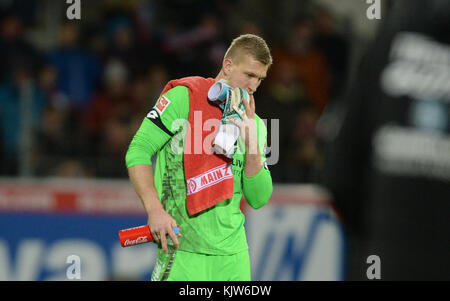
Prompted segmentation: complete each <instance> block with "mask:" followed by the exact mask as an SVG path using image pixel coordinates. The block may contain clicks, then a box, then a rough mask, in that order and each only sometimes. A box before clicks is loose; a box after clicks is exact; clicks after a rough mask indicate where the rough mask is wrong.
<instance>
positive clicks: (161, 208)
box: [126, 34, 273, 281]
mask: <svg viewBox="0 0 450 301" xmlns="http://www.w3.org/2000/svg"><path fill="white" fill-rule="evenodd" d="M271 64H272V57H271V54H270V50H269V48H268V46H267V44H266V42H265V41H264V40H263V39H262V38H260V37H258V36H255V35H251V34H247V35H241V36H239V37H237V38H236V39H234V40H233V42H232V43H231V45H230V47H229V48H228V50H227V52H226V54H225V56H224V59H223V62H222V68H221V70H220V72H219V74H218V75H217V76H216V77H215V78H214V79H213V78H209V79H205V78H201V77H192V78H189V79H188V81H187V82H188V83H189V84H186V85H184V84H179V85H175V86H173V87H171V88H170V89H167V90H166V91H163V93H162V95H161V97H160V98H159V100H158V102H157V103H156V105H155V106H154V107H153V108H152V109H151V110H150V112H149V113H148V115H147V117H146V118H144V120H143V122H142V124H141V126H140V128H139V129H138V131H137V132H136V134H135V136H134V138H133V139H132V141H131V143H130V146H129V149H128V152H127V154H126V166H127V168H128V172H129V177H130V181H131V183H132V185H133V187H134V189H135V190H136V193H137V194H138V196H139V198H140V199H141V201H142V203H143V205H144V208H145V210H146V212H147V214H148V225H149V226H150V229H151V231H152V235H153V237H154V238H155V242H156V243H158V252H157V259H156V264H155V267H154V270H153V273H152V280H177V281H180V280H181V281H184V280H219V281H227V280H251V270H250V259H249V252H248V244H247V239H246V233H245V229H244V222H245V216H244V214H243V213H242V211H241V210H240V203H241V199H242V197H243V196H245V199H246V200H247V202H248V204H249V205H250V206H251V207H252V208H255V209H258V208H261V207H262V206H264V205H265V204H266V203H267V202H268V200H269V198H270V196H271V194H272V190H273V186H272V178H271V175H270V171H269V170H268V168H267V164H266V158H265V155H264V148H265V144H266V136H267V129H266V126H265V124H264V122H262V120H261V119H260V118H259V116H257V115H256V114H255V99H254V97H253V93H254V92H256V90H257V88H258V87H259V85H260V84H261V81H262V80H263V79H264V78H265V77H266V75H267V71H268V69H269V67H270V65H271ZM219 80H225V81H226V82H227V83H228V85H229V86H231V87H232V88H234V89H238V88H240V89H245V90H246V91H247V92H248V94H249V100H248V101H245V100H244V101H243V103H244V107H245V110H243V109H239V108H236V111H235V113H237V115H236V114H235V115H234V118H227V121H228V122H232V123H234V124H235V125H237V126H238V128H239V130H240V131H239V132H240V133H239V138H238V140H237V142H236V144H235V145H236V146H235V148H236V149H237V150H236V152H235V153H234V155H233V156H232V158H231V159H229V160H231V162H232V163H231V162H230V163H229V168H230V171H231V174H232V177H231V180H230V181H231V184H232V185H231V189H230V194H229V195H230V197H229V198H227V199H223V200H221V201H219V202H217V203H215V204H214V205H213V206H211V207H209V208H207V209H205V210H202V211H200V212H198V213H195V214H190V207H189V202H188V201H187V199H188V198H189V192H190V191H192V187H190V186H188V183H187V180H188V179H187V178H186V177H185V175H186V173H185V168H186V164H187V160H186V157H184V155H185V153H184V152H186V151H185V150H186V148H185V147H186V145H185V143H186V127H185V126H182V124H183V122H180V121H185V123H184V124H186V123H188V122H190V121H191V120H190V119H191V116H192V112H193V109H194V108H197V109H198V107H195V106H196V105H197V106H198V103H208V100H207V97H204V98H205V99H198V98H199V97H200V98H201V97H202V95H203V94H201V93H200V92H198V94H195V93H194V92H195V89H196V87H199V89H200V90H199V91H203V90H204V88H205V87H206V86H211V85H212V84H214V83H215V82H218V81H219ZM182 82H183V81H182ZM169 83H170V82H169ZM168 85H169V84H168ZM166 88H167V86H166ZM202 89H203V90H202ZM241 91H242V90H241ZM241 94H242V93H230V94H229V97H237V96H236V95H241ZM199 95H200V96H199ZM194 100H195V101H194ZM239 101H240V100H239ZM233 103H236V102H233ZM211 110H212V109H211ZM206 111H207V110H205V111H203V113H204V114H206V113H207V112H206ZM214 112H215V111H214ZM219 120H220V117H219ZM187 132H189V131H187ZM194 132H195V129H194ZM194 134H195V133H194ZM194 143H198V141H197V140H195V141H194ZM192 148H194V149H195V148H196V146H195V145H194V146H193V147H192ZM155 154H156V155H157V160H156V166H154V171H153V169H152V166H151V165H152V161H151V158H152V157H153V155H155ZM206 156H222V155H220V154H215V153H212V154H208V155H206ZM205 158H206V159H208V158H210V157H205ZM227 166H228V165H227ZM194 168H195V167H194ZM225 174H226V171H225ZM216 175H217V173H216V174H215V175H214V180H217V179H216ZM219 175H221V174H219ZM211 178H212V177H211ZM212 182H213V181H211V183H212ZM199 183H200V182H199ZM211 183H208V185H209V184H211ZM202 184H205V183H203V182H202ZM189 185H190V184H189ZM208 185H205V186H208ZM194 187H195V188H197V186H196V185H194ZM212 187H214V186H212ZM218 187H219V186H218ZM227 187H228V186H227ZM209 189H211V187H209ZM204 201H205V202H208V201H209V200H206V199H205V200H204ZM200 205H201V204H200ZM176 225H179V226H180V234H179V235H175V233H174V232H173V230H172V227H173V226H176Z"/></svg>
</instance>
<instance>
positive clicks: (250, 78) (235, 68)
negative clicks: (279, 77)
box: [223, 55, 268, 94]
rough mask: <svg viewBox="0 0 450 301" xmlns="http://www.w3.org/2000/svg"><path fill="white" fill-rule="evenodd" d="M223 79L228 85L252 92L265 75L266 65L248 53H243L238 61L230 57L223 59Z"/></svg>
mask: <svg viewBox="0 0 450 301" xmlns="http://www.w3.org/2000/svg"><path fill="white" fill-rule="evenodd" d="M223 68H224V72H225V79H227V80H228V83H229V85H230V86H232V87H235V88H242V89H245V90H247V92H248V93H249V94H253V93H254V92H255V91H256V89H258V87H259V85H260V84H261V81H262V80H263V79H264V78H265V77H266V75H267V69H268V66H267V65H264V64H262V63H261V62H259V61H257V60H256V59H254V58H253V57H252V56H250V55H243V57H242V58H241V60H240V62H238V63H236V62H233V60H232V59H225V60H224V66H223Z"/></svg>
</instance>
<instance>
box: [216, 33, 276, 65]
mask: <svg viewBox="0 0 450 301" xmlns="http://www.w3.org/2000/svg"><path fill="white" fill-rule="evenodd" d="M245 54H248V55H250V56H252V57H253V58H254V59H255V60H257V61H259V62H260V63H262V64H264V65H266V66H268V67H269V66H270V65H272V55H271V54H270V49H269V46H267V44H266V41H264V39H263V38H261V37H259V36H257V35H254V34H244V35H240V36H239V37H237V38H235V39H234V40H233V41H232V42H231V45H230V47H228V50H227V52H226V53H225V56H224V59H228V58H231V59H234V61H235V62H236V63H239V62H240V60H241V59H242V58H243V55H245Z"/></svg>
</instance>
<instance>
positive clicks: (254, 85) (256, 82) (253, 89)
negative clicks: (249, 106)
mask: <svg viewBox="0 0 450 301" xmlns="http://www.w3.org/2000/svg"><path fill="white" fill-rule="evenodd" d="M258 86H259V80H258V79H255V80H251V81H250V83H249V85H248V88H247V91H248V93H250V94H253V93H255V92H256V89H258Z"/></svg>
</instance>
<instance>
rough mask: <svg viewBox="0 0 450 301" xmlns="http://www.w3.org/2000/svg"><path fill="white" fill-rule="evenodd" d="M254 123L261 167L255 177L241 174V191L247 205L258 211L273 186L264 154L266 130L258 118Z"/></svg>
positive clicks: (266, 199) (270, 193) (268, 197)
mask: <svg viewBox="0 0 450 301" xmlns="http://www.w3.org/2000/svg"><path fill="white" fill-rule="evenodd" d="M255 122H256V124H257V126H256V128H257V136H258V146H259V151H260V153H261V162H262V163H263V164H262V165H263V167H262V168H261V170H260V171H259V172H258V173H257V174H256V175H254V176H251V177H247V176H246V175H245V173H243V176H242V191H243V193H244V196H245V199H246V200H247V202H248V204H249V205H250V206H251V207H252V208H254V209H259V208H261V207H263V206H264V205H265V204H267V202H268V201H269V199H270V196H271V195H272V191H273V184H272V176H271V175H270V171H269V169H268V167H267V164H266V156H265V154H264V150H265V146H266V141H267V128H266V126H265V124H264V122H263V121H262V120H261V118H259V117H258V116H255Z"/></svg>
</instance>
